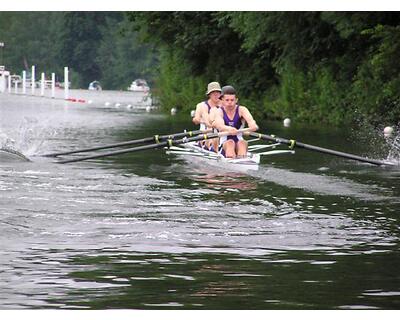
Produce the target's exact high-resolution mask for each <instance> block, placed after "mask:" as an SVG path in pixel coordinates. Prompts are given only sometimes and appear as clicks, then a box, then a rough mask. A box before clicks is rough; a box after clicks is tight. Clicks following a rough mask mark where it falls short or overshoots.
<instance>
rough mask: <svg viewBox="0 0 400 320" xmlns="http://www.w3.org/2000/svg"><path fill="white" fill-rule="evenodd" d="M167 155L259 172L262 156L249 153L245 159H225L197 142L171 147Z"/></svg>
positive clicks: (236, 169) (233, 168)
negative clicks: (176, 155)
mask: <svg viewBox="0 0 400 320" xmlns="http://www.w3.org/2000/svg"><path fill="white" fill-rule="evenodd" d="M167 153H172V154H179V155H183V156H185V157H190V158H192V159H195V160H200V161H206V162H207V163H209V164H214V165H216V166H221V167H224V168H226V169H230V170H235V171H248V170H258V166H259V164H260V155H258V154H253V153H250V152H249V153H248V154H247V157H245V158H235V159H233V158H225V157H224V156H223V155H221V154H219V153H216V152H213V151H209V150H205V149H203V148H201V147H199V146H198V144H197V142H188V143H185V144H182V145H180V146H179V147H171V148H170V149H168V150H167Z"/></svg>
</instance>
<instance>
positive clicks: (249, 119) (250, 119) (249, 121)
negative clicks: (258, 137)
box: [239, 106, 258, 131]
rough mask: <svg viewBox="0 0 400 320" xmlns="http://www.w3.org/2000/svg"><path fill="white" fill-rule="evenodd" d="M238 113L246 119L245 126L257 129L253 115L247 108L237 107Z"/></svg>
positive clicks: (252, 129) (253, 129)
mask: <svg viewBox="0 0 400 320" xmlns="http://www.w3.org/2000/svg"><path fill="white" fill-rule="evenodd" d="M239 108H240V109H239V115H240V116H241V117H242V118H243V119H244V120H245V121H246V123H247V126H248V127H249V129H250V131H257V130H258V125H257V123H256V121H255V120H254V118H253V116H252V115H251V113H250V111H249V109H247V108H246V107H244V106H240V107H239Z"/></svg>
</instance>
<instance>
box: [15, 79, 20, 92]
mask: <svg viewBox="0 0 400 320" xmlns="http://www.w3.org/2000/svg"><path fill="white" fill-rule="evenodd" d="M18 82H19V81H18V80H15V81H14V92H15V93H18Z"/></svg>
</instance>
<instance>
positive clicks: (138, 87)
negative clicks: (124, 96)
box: [128, 79, 150, 92]
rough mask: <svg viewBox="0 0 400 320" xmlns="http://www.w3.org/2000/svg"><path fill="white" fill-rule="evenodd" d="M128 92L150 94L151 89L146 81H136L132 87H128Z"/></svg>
mask: <svg viewBox="0 0 400 320" xmlns="http://www.w3.org/2000/svg"><path fill="white" fill-rule="evenodd" d="M128 91H134V92H149V91H150V87H149V85H148V84H147V81H146V80H144V79H136V80H135V81H132V83H131V85H130V86H129V87H128Z"/></svg>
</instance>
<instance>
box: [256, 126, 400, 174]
mask: <svg viewBox="0 0 400 320" xmlns="http://www.w3.org/2000/svg"><path fill="white" fill-rule="evenodd" d="M249 135H250V136H252V137H257V138H260V139H263V140H267V141H273V142H276V143H282V144H286V145H288V146H289V147H290V148H291V149H293V148H294V147H299V148H303V149H307V150H312V151H317V152H321V153H326V154H331V155H334V156H338V157H342V158H347V159H351V160H357V161H361V162H366V163H370V164H375V165H378V166H385V165H391V166H394V165H396V164H395V163H393V162H389V161H380V160H375V159H368V158H363V157H360V156H357V155H354V154H351V153H345V152H341V151H335V150H331V149H326V148H321V147H317V146H313V145H310V144H305V143H301V142H298V141H296V140H288V139H284V138H279V137H276V136H273V135H267V134H261V133H257V132H251V133H249Z"/></svg>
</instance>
